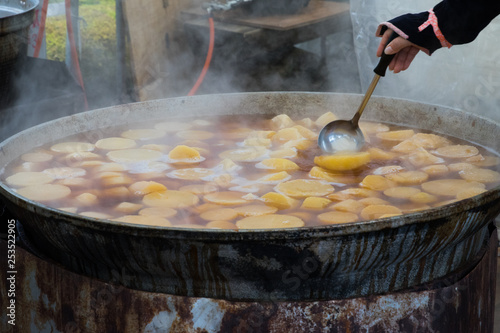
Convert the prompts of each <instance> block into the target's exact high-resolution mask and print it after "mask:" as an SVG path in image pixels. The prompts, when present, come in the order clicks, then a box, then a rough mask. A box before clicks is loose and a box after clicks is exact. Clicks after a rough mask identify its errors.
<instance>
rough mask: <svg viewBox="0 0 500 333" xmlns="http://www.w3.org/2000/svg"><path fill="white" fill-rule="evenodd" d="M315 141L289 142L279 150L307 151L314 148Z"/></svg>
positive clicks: (300, 140)
mask: <svg viewBox="0 0 500 333" xmlns="http://www.w3.org/2000/svg"><path fill="white" fill-rule="evenodd" d="M315 144H316V141H313V140H306V139H299V140H290V141H287V142H285V143H284V144H283V145H282V146H281V148H282V149H296V150H307V149H309V148H311V147H312V146H314V145H315Z"/></svg>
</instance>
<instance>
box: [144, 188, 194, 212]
mask: <svg viewBox="0 0 500 333" xmlns="http://www.w3.org/2000/svg"><path fill="white" fill-rule="evenodd" d="M142 201H143V203H144V204H145V205H147V206H152V207H168V208H186V207H191V206H194V205H196V204H197V203H198V202H199V199H198V196H197V195H194V194H192V193H189V192H184V191H175V190H167V191H164V192H153V193H149V194H146V195H145V196H144V198H143V199H142Z"/></svg>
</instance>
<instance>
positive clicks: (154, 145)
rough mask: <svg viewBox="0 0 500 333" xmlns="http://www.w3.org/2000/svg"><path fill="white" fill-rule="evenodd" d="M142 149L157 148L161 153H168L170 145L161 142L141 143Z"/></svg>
mask: <svg viewBox="0 0 500 333" xmlns="http://www.w3.org/2000/svg"><path fill="white" fill-rule="evenodd" d="M141 148H142V149H151V150H157V151H161V152H162V153H168V152H169V151H170V150H171V149H172V147H171V146H169V145H163V144H157V143H150V144H147V145H142V146H141Z"/></svg>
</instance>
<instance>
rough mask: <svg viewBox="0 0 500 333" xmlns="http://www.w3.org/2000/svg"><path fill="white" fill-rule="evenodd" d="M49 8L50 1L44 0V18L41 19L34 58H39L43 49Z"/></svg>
mask: <svg viewBox="0 0 500 333" xmlns="http://www.w3.org/2000/svg"><path fill="white" fill-rule="evenodd" d="M48 7H49V0H44V1H43V4H42V16H41V17H40V28H39V29H38V35H37V36H36V44H35V50H34V51H33V57H34V58H38V55H39V54H40V49H41V48H42V42H43V33H44V31H45V21H46V20H47V10H48Z"/></svg>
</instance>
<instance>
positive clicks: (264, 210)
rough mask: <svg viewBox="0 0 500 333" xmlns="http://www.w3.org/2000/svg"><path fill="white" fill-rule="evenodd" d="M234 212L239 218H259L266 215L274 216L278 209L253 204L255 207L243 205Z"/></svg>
mask: <svg viewBox="0 0 500 333" xmlns="http://www.w3.org/2000/svg"><path fill="white" fill-rule="evenodd" d="M234 210H235V211H236V212H237V213H238V214H239V215H241V216H261V215H267V214H274V213H276V212H277V211H278V208H276V207H273V206H268V205H264V204H260V205H257V204H255V205H244V206H240V207H235V208H234Z"/></svg>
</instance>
